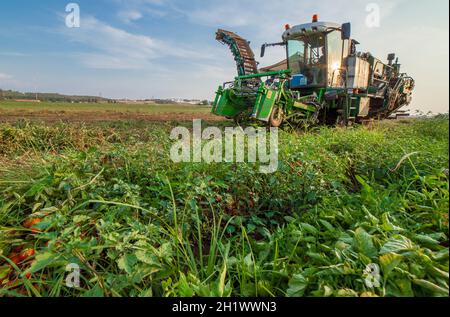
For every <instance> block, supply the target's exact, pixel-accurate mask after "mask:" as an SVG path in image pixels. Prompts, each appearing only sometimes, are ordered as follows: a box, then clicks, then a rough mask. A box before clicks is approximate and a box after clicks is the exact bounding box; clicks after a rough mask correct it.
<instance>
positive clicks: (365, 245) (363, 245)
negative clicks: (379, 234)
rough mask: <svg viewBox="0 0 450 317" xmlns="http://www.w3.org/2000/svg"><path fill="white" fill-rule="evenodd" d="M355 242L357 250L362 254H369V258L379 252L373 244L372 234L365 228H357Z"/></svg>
mask: <svg viewBox="0 0 450 317" xmlns="http://www.w3.org/2000/svg"><path fill="white" fill-rule="evenodd" d="M353 242H354V246H355V248H356V250H358V251H359V252H361V253H362V254H364V255H366V256H368V257H369V258H373V257H375V256H377V253H378V252H377V249H376V248H375V246H374V244H373V241H372V236H371V235H370V234H368V233H367V232H366V231H365V230H364V229H363V228H358V229H356V231H355V237H354V239H353Z"/></svg>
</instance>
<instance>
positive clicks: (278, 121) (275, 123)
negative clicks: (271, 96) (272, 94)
mask: <svg viewBox="0 0 450 317" xmlns="http://www.w3.org/2000/svg"><path fill="white" fill-rule="evenodd" d="M279 111H281V118H277V117H278V115H279V113H278V112H279ZM283 116H284V114H283V110H282V109H280V108H278V107H274V108H273V110H272V113H271V114H270V117H269V125H270V126H271V127H274V128H279V127H280V126H281V125H282V124H283Z"/></svg>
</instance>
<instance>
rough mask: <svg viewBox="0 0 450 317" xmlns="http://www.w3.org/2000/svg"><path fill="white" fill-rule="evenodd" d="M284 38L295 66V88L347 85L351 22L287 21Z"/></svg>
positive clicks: (293, 72) (290, 60)
mask: <svg viewBox="0 0 450 317" xmlns="http://www.w3.org/2000/svg"><path fill="white" fill-rule="evenodd" d="M283 41H284V42H285V43H286V46H287V63H288V68H289V69H290V70H291V75H292V80H291V82H290V86H291V87H290V88H291V89H294V90H295V89H304V88H322V87H323V88H325V87H333V88H340V87H344V85H345V78H344V76H345V72H344V70H343V69H344V68H345V65H344V61H345V58H346V57H347V56H348V55H349V53H350V46H351V45H350V43H351V42H350V24H349V23H346V24H343V25H339V24H336V23H329V22H318V21H317V16H316V15H315V16H314V17H313V23H308V24H301V25H297V26H294V27H292V28H291V27H289V25H286V31H285V32H284V34H283Z"/></svg>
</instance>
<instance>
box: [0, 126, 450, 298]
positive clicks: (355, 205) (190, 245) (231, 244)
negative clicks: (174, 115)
mask: <svg viewBox="0 0 450 317" xmlns="http://www.w3.org/2000/svg"><path fill="white" fill-rule="evenodd" d="M206 124H208V123H206ZM224 124H225V123H224ZM174 125H176V124H175V123H153V124H151V125H149V124H146V123H142V122H141V123H135V122H117V123H103V124H100V123H98V124H91V125H83V124H56V125H52V126H45V125H42V124H32V123H25V122H20V123H17V124H0V155H1V157H2V158H1V159H0V162H1V165H0V193H1V195H0V280H2V282H0V285H1V287H0V294H1V295H3V296H242V297H244V296H448V271H449V262H448V261H449V260H448V254H449V253H448V207H449V206H448V205H449V196H448V166H449V162H448V160H449V159H448V150H449V149H448V132H449V131H448V127H449V122H448V118H435V119H424V120H404V121H395V122H383V123H381V124H377V126H376V127H374V128H373V129H371V130H369V129H366V128H364V127H355V128H351V129H333V128H317V129H315V130H313V131H309V132H305V133H297V132H295V131H281V132H280V152H279V156H280V165H279V170H278V172H276V173H274V174H269V175H265V174H260V173H258V166H257V165H255V164H212V165H208V164H204V163H196V164H188V163H182V164H175V163H172V162H171V161H170V159H169V157H168V155H169V154H168V153H169V149H170V146H171V141H170V140H169V132H170V130H171V128H172V127H173V126H174ZM30 218H31V219H32V218H39V219H41V222H40V223H38V224H37V225H36V227H33V228H31V229H28V228H24V222H25V221H26V220H27V219H30ZM33 229H34V230H33ZM22 249H33V250H35V251H36V254H35V255H34V256H32V257H30V258H28V259H25V260H24V261H23V262H18V264H15V263H14V261H11V258H12V256H11V255H12V254H13V253H14V252H19V251H20V250H22ZM1 259H3V260H1ZM70 263H76V264H77V265H79V266H80V268H81V283H80V287H79V288H69V287H67V285H66V283H65V278H66V276H67V274H68V272H66V266H67V265H68V264H70ZM371 264H376V265H378V267H379V268H380V272H379V275H380V279H379V285H375V287H369V286H370V285H368V284H367V283H366V282H365V279H366V278H367V276H368V273H367V272H366V270H367V268H368V267H370V265H371ZM27 273H30V275H28V278H27V277H25V275H26V274H27Z"/></svg>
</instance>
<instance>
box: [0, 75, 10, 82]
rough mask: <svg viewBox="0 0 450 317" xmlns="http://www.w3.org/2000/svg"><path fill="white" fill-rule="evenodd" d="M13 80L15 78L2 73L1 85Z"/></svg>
mask: <svg viewBox="0 0 450 317" xmlns="http://www.w3.org/2000/svg"><path fill="white" fill-rule="evenodd" d="M12 78H13V77H12V76H11V75H8V74H4V73H0V83H1V82H2V81H6V80H10V79H12Z"/></svg>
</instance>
